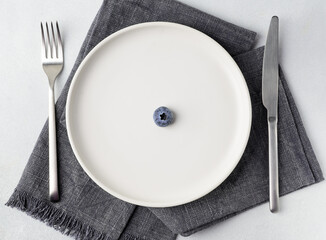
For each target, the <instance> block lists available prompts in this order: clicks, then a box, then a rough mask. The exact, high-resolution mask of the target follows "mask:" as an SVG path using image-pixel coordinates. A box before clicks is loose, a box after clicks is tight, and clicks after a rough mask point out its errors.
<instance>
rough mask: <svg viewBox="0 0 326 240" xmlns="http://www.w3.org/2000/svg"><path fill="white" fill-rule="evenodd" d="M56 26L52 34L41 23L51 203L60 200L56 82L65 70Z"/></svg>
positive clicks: (57, 26)
mask: <svg viewBox="0 0 326 240" xmlns="http://www.w3.org/2000/svg"><path fill="white" fill-rule="evenodd" d="M55 25H56V31H55V30H54V27H53V23H52V22H51V34H50V33H49V26H48V23H47V22H46V23H45V30H46V32H45V30H44V28H43V23H42V22H41V33H42V51H41V58H42V66H43V70H44V72H45V74H46V75H47V77H48V80H49V198H50V201H51V202H56V201H58V200H59V188H58V166H57V142H56V123H55V103H54V82H55V79H56V78H57V76H58V75H59V73H60V72H61V70H62V68H63V47H62V41H61V35H60V31H59V25H58V22H56V24H55Z"/></svg>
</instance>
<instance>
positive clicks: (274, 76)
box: [262, 16, 279, 212]
mask: <svg viewBox="0 0 326 240" xmlns="http://www.w3.org/2000/svg"><path fill="white" fill-rule="evenodd" d="M278 42H279V19H278V17H277V16H274V17H272V19H271V23H270V26H269V30H268V35H267V40H266V46H265V51H264V59H263V76H262V100H263V105H264V106H265V108H266V109H267V121H268V138H269V139H268V140H269V141H268V155H269V156H268V157H269V209H270V211H271V212H277V211H278V209H279V179H278V147H277V146H278V143H277V122H278V81H279V72H278Z"/></svg>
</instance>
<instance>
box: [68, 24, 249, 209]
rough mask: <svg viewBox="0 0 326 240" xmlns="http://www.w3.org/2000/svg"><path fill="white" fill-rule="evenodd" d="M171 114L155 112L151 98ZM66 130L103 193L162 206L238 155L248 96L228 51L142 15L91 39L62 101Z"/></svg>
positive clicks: (217, 175) (223, 172)
mask: <svg viewBox="0 0 326 240" xmlns="http://www.w3.org/2000/svg"><path fill="white" fill-rule="evenodd" d="M160 106H166V107H168V108H169V109H170V110H172V111H173V112H174V114H175V116H176V118H175V122H174V123H173V124H172V125H170V126H168V127H165V128H164V127H158V126H156V125H155V123H154V121H153V113H154V111H155V109H156V108H158V107H160ZM66 111H67V112H66V118H67V119H66V120H67V129H68V135H69V140H70V143H71V146H72V148H73V151H74V153H75V155H76V157H77V159H78V161H79V163H80V164H81V166H82V167H83V169H84V170H85V172H86V173H87V174H88V175H89V176H90V177H91V178H92V179H93V180H94V182H96V183H97V184H98V185H99V186H100V187H102V188H103V189H104V190H106V191H107V192H109V193H110V194H112V195H114V196H116V197H118V198H120V199H122V200H125V201H127V202H130V203H134V204H137V205H143V206H150V207H168V206H175V205H179V204H183V203H187V202H190V201H192V200H195V199H197V198H200V197H202V196H203V195H205V194H207V193H208V192H210V191H212V190H213V189H214V188H216V187H217V186H218V185H219V184H221V183H222V182H223V181H224V180H225V179H226V178H227V176H228V175H229V174H230V173H231V172H232V170H233V169H234V168H235V166H236V165H237V163H238V161H239V159H240V158H241V156H242V154H243V151H244V149H245V146H246V144H247V141H248V137H249V132H250V127H251V103H250V97H249V93H248V89H247V85H246V83H245V80H244V77H243V75H242V73H241V72H240V70H239V68H238V66H237V65H236V63H235V62H234V61H233V59H232V58H231V56H230V55H229V54H228V53H227V52H226V51H225V50H224V49H223V48H222V47H221V46H220V45H219V44H218V43H216V42H215V41H214V40H213V39H211V38H210V37H208V36H206V35H205V34H203V33H201V32H199V31H197V30H194V29H192V28H190V27H186V26H183V25H179V24H173V23H163V22H155V23H143V24H138V25H134V26H131V27H128V28H125V29H122V30H120V31H118V32H116V33H114V34H112V35H111V36H109V37H107V38H106V39H104V40H103V41H102V42H101V43H99V44H98V45H97V46H96V47H95V48H94V49H93V50H92V51H91V52H90V53H89V54H88V55H87V57H86V58H85V59H84V61H83V62H82V63H81V65H80V66H79V68H78V70H77V72H76V74H75V77H74V79H73V81H72V84H71V87H70V90H69V94H68V100H67V110H66Z"/></svg>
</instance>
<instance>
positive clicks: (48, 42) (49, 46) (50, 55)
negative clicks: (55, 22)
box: [45, 22, 53, 58]
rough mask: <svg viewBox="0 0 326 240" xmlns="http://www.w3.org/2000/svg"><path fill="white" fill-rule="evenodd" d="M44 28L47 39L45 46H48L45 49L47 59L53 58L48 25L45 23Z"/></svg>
mask: <svg viewBox="0 0 326 240" xmlns="http://www.w3.org/2000/svg"><path fill="white" fill-rule="evenodd" d="M45 26H46V35H47V37H48V39H47V44H48V47H47V56H48V57H51V58H53V55H52V53H53V52H52V47H53V46H52V41H51V38H50V34H49V26H48V23H47V22H46V23H45Z"/></svg>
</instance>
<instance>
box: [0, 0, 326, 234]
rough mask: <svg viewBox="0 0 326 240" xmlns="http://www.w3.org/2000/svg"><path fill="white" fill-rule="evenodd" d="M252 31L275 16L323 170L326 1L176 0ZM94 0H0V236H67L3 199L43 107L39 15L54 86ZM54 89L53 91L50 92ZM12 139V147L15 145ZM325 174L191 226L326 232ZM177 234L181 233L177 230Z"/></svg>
mask: <svg viewBox="0 0 326 240" xmlns="http://www.w3.org/2000/svg"><path fill="white" fill-rule="evenodd" d="M181 1H182V2H184V3H187V4H189V5H191V6H194V7H196V8H199V9H201V10H203V11H206V12H208V13H211V14H213V15H215V16H218V17H220V18H222V19H225V20H227V21H230V22H233V23H235V24H238V25H241V26H243V27H246V28H250V29H252V30H254V31H256V32H257V33H258V41H257V45H256V46H261V45H263V44H264V42H265V40H266V33H267V28H268V25H269V20H270V17H271V16H273V15H278V16H279V17H280V25H281V30H280V35H281V56H280V61H281V64H282V65H283V68H284V71H285V74H286V77H287V79H288V82H289V85H290V88H291V90H292V93H293V95H294V98H295V100H296V102H297V105H298V108H299V110H300V112H301V116H302V118H303V122H304V123H305V126H306V130H307V132H308V135H309V136H310V139H311V142H312V145H313V147H314V149H315V152H316V155H317V158H318V159H319V162H320V164H321V167H322V169H323V171H324V173H326V147H325V146H326V125H325V124H326V107H325V103H326V94H325V92H326V67H325V66H326V1H323V0H315V1H309V0H297V1H284V0H274V1H268V0H265V1H256V0H243V1H238V0H229V1H225V0H224V1H222V0H201V1H196V0H181ZM100 4H101V0H88V1H79V0H70V1H66V0H56V1H53V0H33V1H31V0H16V1H9V0H1V1H0V29H1V30H0V53H1V56H0V80H1V84H0V114H1V115H0V216H1V217H0V239H2V240H16V239H19V240H25V239H33V240H34V239H48V240H57V239H71V238H69V237H67V236H63V235H61V233H59V232H57V231H55V230H53V229H52V228H49V227H47V226H45V225H44V224H43V223H41V222H39V221H37V220H34V219H32V218H31V217H28V216H27V215H26V214H24V213H21V212H19V211H17V210H13V209H10V208H7V207H5V206H4V203H5V202H6V201H7V199H8V197H9V196H10V194H11V193H12V191H13V189H14V188H15V186H16V184H17V183H18V180H19V178H20V175H21V173H22V171H23V169H24V167H25V164H26V162H27V159H28V157H29V155H30V153H31V150H32V148H33V145H34V143H35V141H36V139H37V136H38V134H39V132H40V130H41V128H42V126H43V124H44V121H45V119H46V117H47V114H48V103H47V100H48V96H47V94H48V92H47V90H48V89H47V87H48V86H47V80H46V78H45V75H44V73H43V71H42V68H41V64H40V29H39V22H40V20H53V19H57V20H59V21H60V25H61V30H62V35H63V36H64V43H65V68H64V71H63V72H62V74H61V75H60V77H59V79H58V80H57V86H56V92H57V93H59V92H60V91H61V89H62V87H63V85H64V82H65V80H66V79H67V77H68V74H69V72H70V70H71V68H72V65H73V63H74V60H75V58H76V57H77V54H78V51H79V48H80V46H81V44H82V41H83V39H84V37H85V34H86V32H87V30H88V28H89V26H90V23H91V21H92V20H93V18H94V16H95V13H96V11H97V10H98V8H99V6H100ZM57 95H58V94H57ZM17 146H19V147H17ZM325 199H326V181H325V182H322V183H319V184H317V185H313V186H311V187H308V188H305V189H303V190H300V191H297V192H295V193H292V194H290V195H287V196H285V197H283V198H281V207H282V209H281V212H280V213H278V214H271V213H270V212H269V210H268V205H267V204H263V205H261V206H258V207H256V208H254V209H252V210H249V211H247V212H245V213H242V214H240V215H239V216H236V217H234V218H231V219H229V220H227V221H225V222H223V223H220V224H218V225H215V226H213V227H211V228H209V229H207V230H204V231H202V232H199V233H197V234H194V235H193V236H191V237H189V238H187V239H189V240H197V239H198V240H199V239H201V240H208V239H228V240H232V239H250V240H261V239H265V240H268V239H279V240H282V239H287V240H292V239H293V240H294V239H295V240H306V239H312V240H317V239H318V240H324V239H326V228H325V226H324V225H325V214H326V204H325ZM178 239H180V240H181V239H184V238H182V237H178Z"/></svg>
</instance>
